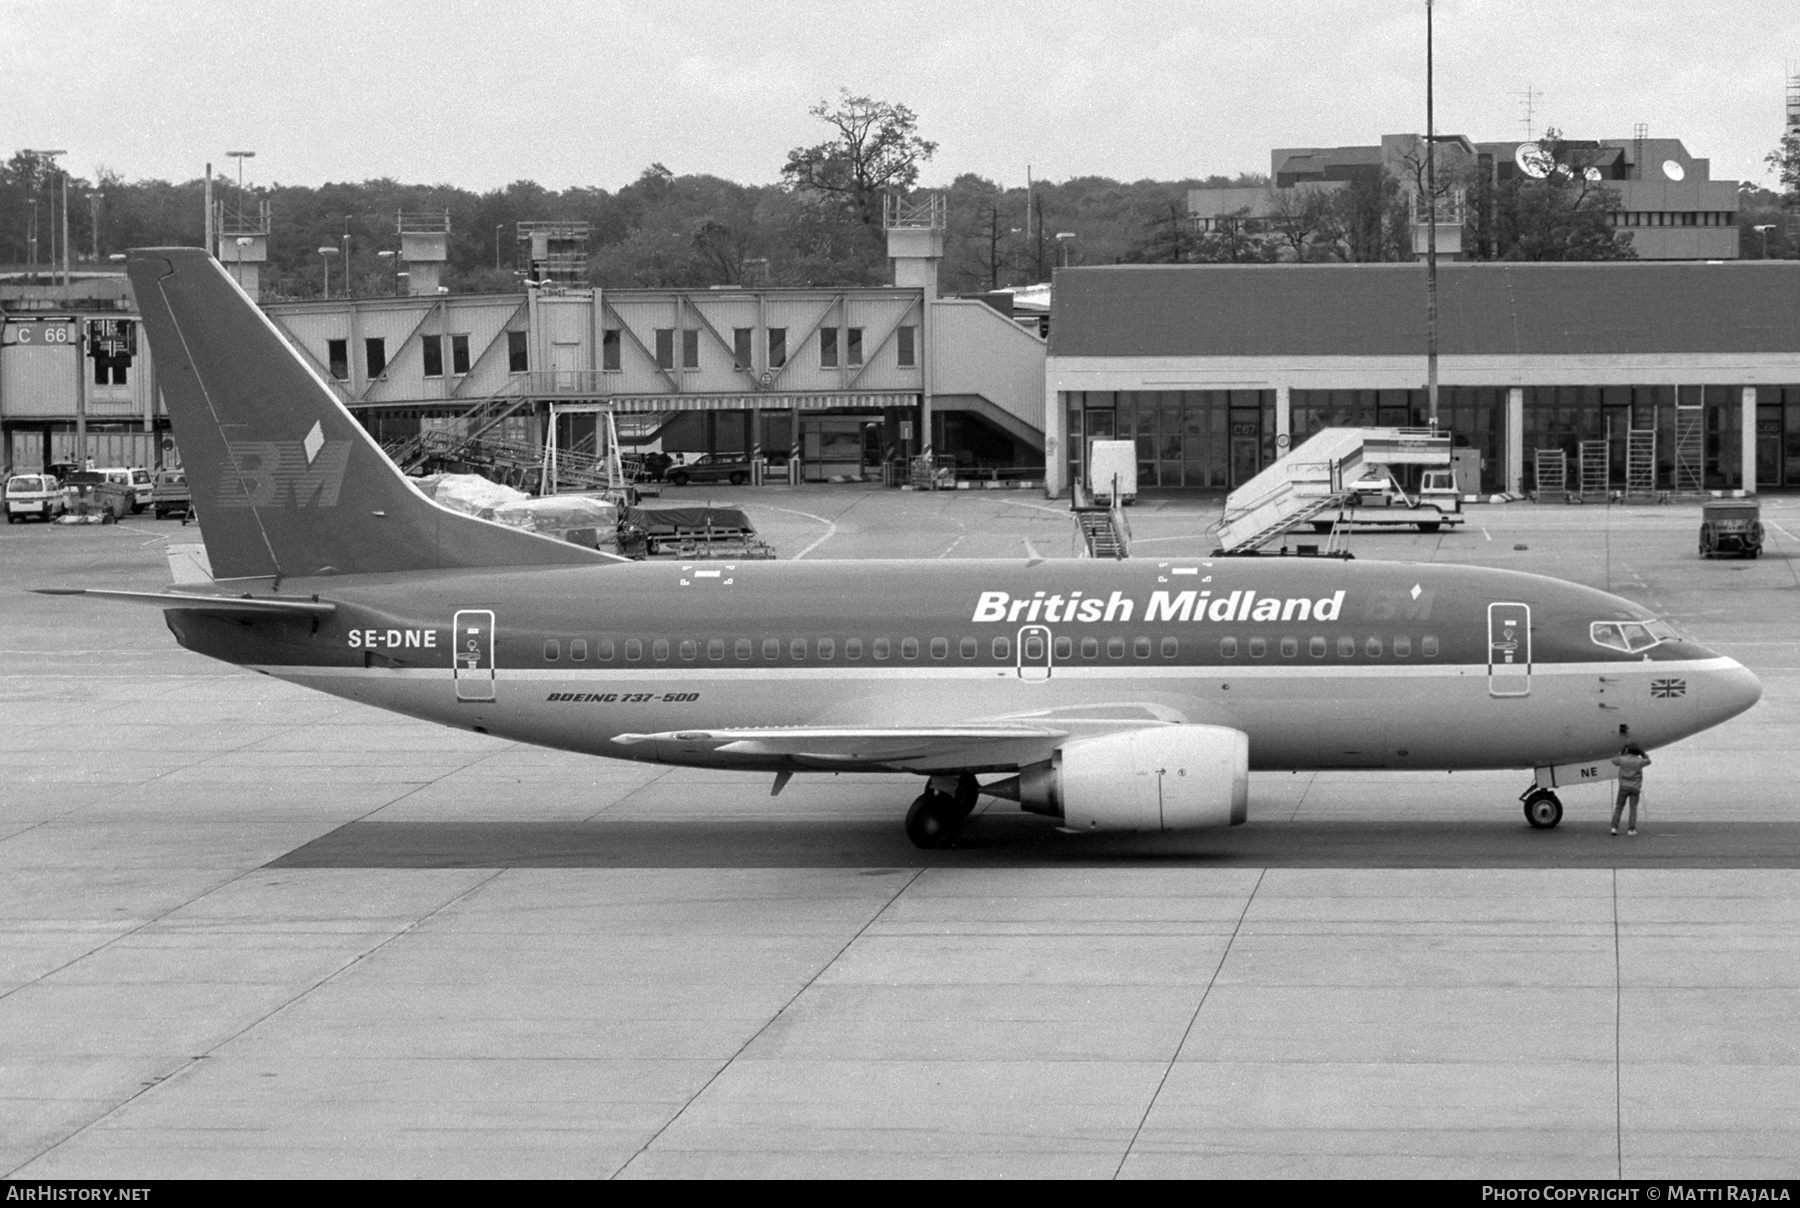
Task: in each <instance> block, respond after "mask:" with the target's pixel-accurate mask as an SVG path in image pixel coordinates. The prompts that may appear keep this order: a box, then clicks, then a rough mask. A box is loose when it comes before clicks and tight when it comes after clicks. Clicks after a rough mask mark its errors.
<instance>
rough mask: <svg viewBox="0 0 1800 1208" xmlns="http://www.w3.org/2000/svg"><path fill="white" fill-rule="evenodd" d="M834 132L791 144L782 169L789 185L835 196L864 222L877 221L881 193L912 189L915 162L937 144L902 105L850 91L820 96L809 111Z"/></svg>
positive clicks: (916, 171)
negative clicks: (809, 144) (801, 144)
mask: <svg viewBox="0 0 1800 1208" xmlns="http://www.w3.org/2000/svg"><path fill="white" fill-rule="evenodd" d="M807 112H808V113H810V114H812V116H814V117H816V118H818V119H819V120H820V121H822V122H824V123H825V124H826V125H828V126H830V127H832V128H833V129H834V130H836V131H837V134H836V136H835V137H833V138H831V139H830V140H828V141H826V142H823V143H819V144H817V145H816V146H812V147H795V148H794V149H793V150H792V151H789V152H788V157H787V164H786V165H785V166H784V167H783V168H782V169H781V176H782V179H783V180H784V181H785V182H786V183H787V185H788V187H789V188H791V189H795V190H797V191H801V192H811V193H818V194H824V195H826V196H829V197H833V198H836V199H837V200H838V201H839V202H840V203H841V204H842V205H843V206H844V208H845V209H847V210H848V211H849V212H850V213H851V214H853V215H854V216H855V217H856V218H857V220H858V221H860V222H861V223H862V224H863V225H864V226H867V227H871V228H875V229H879V228H880V226H881V206H882V202H881V195H882V194H884V193H887V192H891V191H905V190H907V189H911V188H912V187H913V186H914V185H915V184H917V183H918V180H919V166H920V165H921V164H923V163H925V162H926V161H927V160H929V159H930V158H931V157H932V156H933V155H935V154H936V153H937V144H936V143H934V142H931V141H929V140H927V139H923V138H920V137H919V133H918V124H919V123H918V118H917V116H916V115H915V114H914V113H913V111H912V110H911V109H908V108H907V107H906V106H905V105H895V104H892V103H890V102H888V101H878V100H876V99H875V98H873V97H868V96H851V95H850V90H849V89H847V88H840V89H839V90H838V102H837V104H836V105H835V106H833V105H832V104H831V103H830V102H829V101H820V102H819V103H818V104H817V105H814V106H813V107H812V108H811V109H809V110H807Z"/></svg>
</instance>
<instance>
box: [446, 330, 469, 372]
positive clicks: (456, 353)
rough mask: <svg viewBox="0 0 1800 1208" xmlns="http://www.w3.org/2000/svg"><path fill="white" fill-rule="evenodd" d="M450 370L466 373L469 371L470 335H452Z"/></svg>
mask: <svg viewBox="0 0 1800 1208" xmlns="http://www.w3.org/2000/svg"><path fill="white" fill-rule="evenodd" d="M450 372H451V373H455V374H464V373H467V372H469V337H468V336H451V337H450Z"/></svg>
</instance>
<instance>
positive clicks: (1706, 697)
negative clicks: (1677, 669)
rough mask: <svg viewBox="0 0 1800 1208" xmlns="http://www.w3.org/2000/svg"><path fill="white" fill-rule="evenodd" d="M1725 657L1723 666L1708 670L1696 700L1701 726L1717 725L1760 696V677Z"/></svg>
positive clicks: (1735, 714)
mask: <svg viewBox="0 0 1800 1208" xmlns="http://www.w3.org/2000/svg"><path fill="white" fill-rule="evenodd" d="M1724 661H1725V663H1726V664H1727V665H1726V666H1724V667H1721V668H1720V669H1719V670H1717V671H1709V672H1707V674H1706V681H1705V686H1704V687H1703V688H1702V689H1701V693H1702V695H1701V697H1700V700H1699V701H1698V702H1696V703H1697V704H1698V705H1699V706H1700V723H1701V724H1702V725H1703V726H1716V725H1718V724H1719V723H1720V722H1722V721H1725V720H1727V719H1728V718H1733V717H1736V716H1737V715H1738V714H1740V713H1742V712H1743V711H1744V710H1746V709H1748V708H1749V707H1750V706H1751V705H1754V704H1755V703H1756V702H1757V701H1759V700H1761V699H1762V692H1763V686H1762V681H1761V680H1759V679H1757V678H1756V676H1755V675H1754V674H1753V673H1752V672H1751V670H1750V669H1749V668H1748V667H1746V666H1744V665H1743V664H1742V663H1740V662H1738V661H1737V660H1736V659H1726V660H1724Z"/></svg>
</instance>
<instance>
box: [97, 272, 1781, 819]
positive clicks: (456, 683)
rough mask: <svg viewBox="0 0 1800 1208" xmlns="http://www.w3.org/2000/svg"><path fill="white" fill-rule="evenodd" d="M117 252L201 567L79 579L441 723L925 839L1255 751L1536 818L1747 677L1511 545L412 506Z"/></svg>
mask: <svg viewBox="0 0 1800 1208" xmlns="http://www.w3.org/2000/svg"><path fill="white" fill-rule="evenodd" d="M130 273H131V280H132V284H133V286H134V287H135V289H136V293H137V300H138V303H139V306H140V308H141V310H142V313H143V316H144V324H145V326H146V328H147V329H148V334H149V339H150V343H151V347H152V348H153V349H154V350H155V354H156V359H157V377H158V383H159V385H160V386H161V389H162V393H163V395H164V397H165V399H166V401H167V404H168V410H169V417H170V422H171V424H172V425H173V427H174V431H175V436H176V439H177V440H178V441H179V442H180V446H181V450H182V454H183V460H184V463H185V466H186V469H187V474H188V483H189V486H190V488H191V489H192V491H193V496H194V501H195V504H196V507H197V510H198V512H199V515H200V516H201V517H202V518H203V523H204V529H203V533H204V540H205V542H206V549H207V553H208V556H209V558H210V561H211V564H212V570H213V574H214V577H215V582H214V583H213V584H212V585H209V586H207V587H206V588H205V590H204V591H199V590H188V589H185V588H182V589H171V590H169V591H165V592H160V593H157V592H151V593H131V592H108V591H91V590H90V591H88V592H87V594H90V595H102V596H110V597H115V598H128V599H137V600H144V601H148V602H151V603H154V604H157V605H159V606H161V607H162V608H163V609H164V610H165V611H166V615H167V618H168V624H169V628H170V629H171V630H172V631H174V634H175V637H176V639H177V640H178V641H179V642H180V643H181V644H182V645H183V646H185V647H187V648H188V649H190V650H194V651H197V652H199V653H202V654H206V655H210V656H212V657H214V658H218V659H223V660H225V661H227V662H231V663H235V664H238V665H241V666H245V667H250V668H253V669H255V670H257V671H260V672H264V673H266V674H268V675H273V676H277V677H280V678H282V679H287V680H291V681H293V682H295V683H299V684H305V685H307V686H308V687H312V688H317V689H319V690H321V691H324V692H330V693H333V694H336V695H339V696H343V697H347V698H350V699H352V700H358V701H363V702H366V703H368V704H372V705H377V706H379V707H381V708H384V709H392V710H395V711H398V712H401V713H406V714H410V715H412V716H415V717H422V718H428V719H430V720H433V721H437V722H441V723H443V724H444V725H448V726H456V727H462V728H467V729H471V730H476V731H479V732H481V733H484V734H494V735H499V736H502V737H505V738H510V739H516V740H518V741H521V742H529V743H537V744H540V745H543V746H550V747H560V748H564V749H567V750H573V751H584V752H588V753H591V754H595V755H607V756H611V757H614V758H621V759H635V760H645V761H649V762H654V763H664V764H679V765H683V766H688V767H713V768H738V769H748V770H756V771H761V772H766V773H772V774H773V775H774V776H775V778H776V780H775V785H776V789H777V790H779V788H780V786H781V785H782V784H783V783H785V781H786V780H787V778H788V777H789V776H790V775H792V774H793V773H796V772H805V771H831V772H876V771H879V772H895V771H900V772H913V773H916V774H918V775H920V776H922V777H925V778H926V781H925V790H924V792H923V793H922V794H921V795H920V796H919V797H918V799H917V800H916V801H914V802H913V804H912V808H911V810H910V811H909V813H908V815H907V822H906V827H907V833H908V834H909V835H910V836H911V837H912V839H913V840H914V842H916V843H918V844H920V845H921V846H926V847H935V846H943V845H946V844H949V843H952V842H954V841H955V839H956V836H957V834H958V832H959V831H960V829H961V827H962V825H963V820H964V818H965V816H966V815H967V814H968V812H969V810H970V809H971V808H972V807H973V806H974V804H975V802H976V799H977V798H978V796H980V795H981V794H984V793H985V794H989V795H992V796H996V797H1002V798H1007V799H1010V800H1014V801H1017V802H1018V803H1019V804H1020V805H1021V806H1022V807H1023V808H1025V809H1026V810H1030V811H1032V812H1034V813H1039V814H1045V815H1049V816H1051V817H1053V818H1057V819H1060V820H1061V824H1062V825H1063V826H1064V827H1065V828H1068V829H1070V830H1076V831H1106V830H1140V831H1142V830H1151V831H1156V830H1181V829H1192V828H1200V827H1210V826H1229V825H1233V824H1236V823H1240V822H1243V821H1244V819H1245V817H1246V811H1247V807H1248V774H1249V772H1250V771H1251V770H1253V769H1313V768H1398V769H1416V770H1427V769H1438V770H1457V769H1473V768H1519V769H1521V770H1531V771H1534V772H1535V776H1534V778H1533V782H1532V785H1531V787H1530V788H1529V789H1528V790H1527V791H1526V793H1525V794H1524V796H1523V800H1524V802H1525V813H1526V816H1527V818H1528V819H1529V820H1530V822H1531V824H1532V825H1533V826H1537V827H1551V826H1554V825H1556V823H1557V821H1558V820H1559V819H1560V818H1561V815H1562V806H1561V804H1560V803H1559V802H1558V800H1557V798H1556V795H1555V792H1554V790H1555V787H1556V786H1557V785H1558V784H1559V783H1564V782H1567V781H1569V780H1579V779H1604V778H1606V777H1608V776H1610V775H1611V774H1612V771H1613V769H1612V767H1611V764H1610V763H1609V762H1608V760H1609V757H1610V756H1612V755H1613V754H1614V753H1615V752H1616V751H1617V750H1618V748H1619V745H1620V743H1621V741H1622V740H1623V736H1625V735H1627V734H1629V736H1630V737H1631V739H1632V740H1634V741H1636V742H1638V743H1639V744H1641V745H1643V746H1645V747H1656V746H1659V745H1662V744H1666V743H1670V742H1674V741H1676V740H1677V739H1680V738H1683V737H1686V736H1687V735H1690V734H1693V733H1696V732H1697V731H1700V730H1704V729H1706V728H1707V727H1709V726H1713V725H1717V724H1718V723H1719V722H1722V721H1724V720H1725V719H1726V718H1729V717H1732V716H1734V715H1736V714H1738V713H1741V712H1743V711H1744V710H1745V709H1747V708H1749V707H1750V706H1751V705H1752V704H1753V703H1755V701H1756V699H1757V698H1758V696H1759V695H1760V694H1761V685H1760V684H1759V683H1758V682H1757V680H1756V678H1755V677H1754V676H1753V675H1751V674H1750V672H1748V671H1746V670H1745V669H1744V668H1743V667H1742V666H1740V665H1739V664H1738V663H1736V662H1734V661H1733V660H1731V659H1729V658H1725V657H1722V656H1720V655H1718V654H1716V653H1714V652H1713V651H1711V650H1708V649H1706V648H1705V647H1702V646H1700V645H1697V644H1696V643H1694V642H1692V641H1688V640H1686V639H1684V638H1683V637H1682V636H1680V635H1679V634H1678V633H1676V632H1675V631H1674V630H1673V629H1671V628H1670V627H1669V626H1668V625H1667V624H1665V623H1664V622H1663V621H1661V620H1660V619H1659V618H1657V617H1656V616H1654V615H1652V614H1651V613H1649V612H1648V611H1646V610H1645V609H1644V608H1642V607H1640V606H1639V605H1637V604H1634V603H1632V602H1631V601H1629V600H1624V599H1621V598H1619V597H1617V596H1613V595H1609V594H1606V593H1604V592H1601V591H1597V590H1594V589H1592V588H1588V587H1581V586H1577V585H1574V584H1570V583H1565V582H1560V581H1557V580H1554V579H1549V578H1544V577H1541V576H1537V575H1528V574H1520V573H1515V572H1509V571H1500V570H1490V569H1480V568H1470V567H1453V566H1437V565H1417V564H1408V563H1384V562H1372V561H1347V560H1338V559H1321V558H1212V559H1207V558H1192V559H1169V560H1166V561H1158V562H1152V561H1126V562H1111V561H1104V562H1102V561H1047V560H1042V559H1033V560H1030V561H1017V562H1013V561H967V562H942V561H935V562H931V563H912V562H899V561H883V562H865V561H857V562H842V563H837V564H833V563H829V562H741V563H732V562H702V563H671V562H648V563H637V562H627V561H624V560H621V559H617V558H614V557H611V556H609V555H606V554H603V553H600V552H598V551H595V550H592V549H586V548H581V547H578V546H575V545H572V544H568V543H566V542H559V541H555V540H552V539H550V538H547V537H542V536H538V535H536V534H533V533H528V532H523V531H520V530H517V529H512V528H507V527H504V526H501V525H498V524H494V523H491V522H488V521H485V520H480V519H477V518H475V517H473V516H468V515H464V514H461V513H458V512H454V511H450V510H448V509H446V508H444V507H441V506H439V505H438V504H436V503H434V502H432V501H431V500H430V499H428V498H426V497H425V496H424V495H423V494H422V493H420V492H419V491H418V490H416V489H415V488H414V487H413V486H412V485H411V484H410V483H409V482H408V481H407V480H406V479H405V478H404V477H403V476H402V475H401V474H400V472H399V471H398V470H397V469H396V468H395V466H394V465H393V463H392V462H390V461H389V460H388V458H387V457H386V456H385V455H383V453H382V451H381V449H380V448H379V447H378V446H377V445H376V444H375V442H374V441H373V440H371V439H370V437H369V435H368V434H367V433H366V432H365V431H364V430H363V429H362V427H361V426H360V425H358V423H357V422H356V421H355V420H354V419H353V418H352V417H351V415H350V414H349V412H348V411H346V410H345V408H344V407H343V406H341V405H340V404H339V403H338V401H337V400H336V398H335V397H334V396H333V394H332V392H331V390H330V388H329V387H328V386H327V385H326V384H325V382H324V381H323V380H322V379H321V378H320V377H319V376H318V374H317V372H316V371H315V370H314V369H313V368H312V367H311V366H310V365H308V364H307V362H306V361H304V360H303V359H302V358H301V357H300V356H299V355H298V354H297V353H296V352H295V351H294V350H293V349H292V348H291V347H290V346H289V345H288V343H287V341H286V340H284V339H283V338H282V337H281V335H280V334H279V333H278V332H277V331H276V329H275V328H274V326H273V325H272V324H271V323H270V321H269V320H268V318H267V317H265V316H264V315H263V313H262V312H261V311H260V310H259V309H258V308H257V307H256V305H255V304H254V303H253V302H252V301H251V300H250V299H249V298H248V297H247V296H246V295H245V294H244V293H243V291H242V290H240V289H239V288H238V287H237V285H236V284H235V283H234V282H233V281H232V280H231V278H230V277H229V276H227V275H226V273H225V272H224V270H223V269H222V268H221V267H220V265H219V264H218V263H217V262H216V261H214V260H213V259H212V258H211V257H210V256H208V255H207V254H206V253H205V252H204V251H201V250H199V249H194V248H163V249H152V250H145V251H136V252H133V253H132V254H131V256H130ZM63 590H80V589H63ZM984 776H985V777H990V779H989V780H987V781H986V782H985V783H984V782H983V781H982V780H979V779H978V777H984Z"/></svg>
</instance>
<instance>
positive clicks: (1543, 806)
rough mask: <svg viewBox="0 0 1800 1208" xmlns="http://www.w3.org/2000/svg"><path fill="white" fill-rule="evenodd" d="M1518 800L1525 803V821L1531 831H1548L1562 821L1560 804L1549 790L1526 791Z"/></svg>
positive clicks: (1533, 789)
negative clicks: (1529, 825) (1529, 824)
mask: <svg viewBox="0 0 1800 1208" xmlns="http://www.w3.org/2000/svg"><path fill="white" fill-rule="evenodd" d="M1519 800H1521V801H1523V802H1524V803H1525V821H1527V822H1529V823H1531V828H1532V829H1533V830H1549V829H1550V828H1551V827H1553V826H1555V825H1556V824H1557V823H1558V822H1561V821H1562V814H1563V811H1562V802H1561V801H1560V800H1559V799H1558V798H1557V796H1556V794H1555V793H1553V792H1551V791H1550V790H1549V789H1540V788H1532V789H1527V790H1526V791H1525V793H1524V795H1523V796H1521V797H1520V798H1519Z"/></svg>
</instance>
